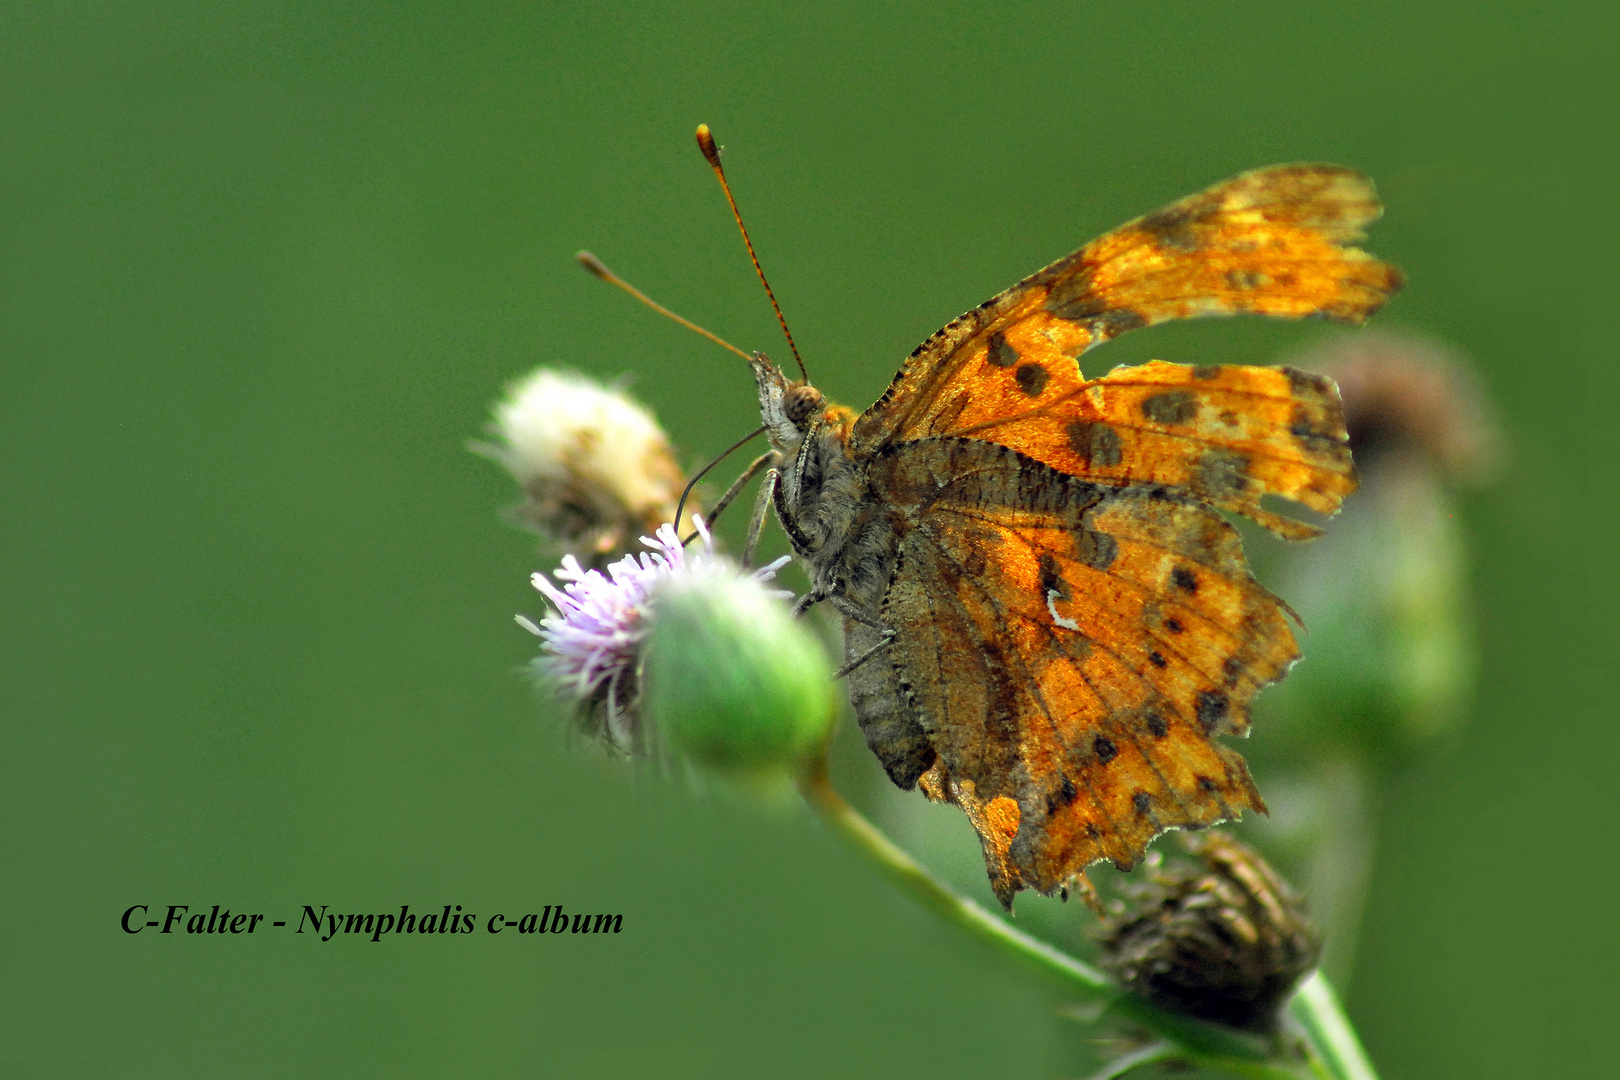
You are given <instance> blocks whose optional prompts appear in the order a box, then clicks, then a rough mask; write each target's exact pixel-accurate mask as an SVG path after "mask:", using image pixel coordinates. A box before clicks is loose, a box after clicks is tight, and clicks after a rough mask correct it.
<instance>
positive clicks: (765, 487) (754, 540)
mask: <svg viewBox="0 0 1620 1080" xmlns="http://www.w3.org/2000/svg"><path fill="white" fill-rule="evenodd" d="M769 456H771V457H774V456H775V454H774V453H773V454H771V455H769ZM750 469H752V466H750ZM781 477H782V474H781V473H780V472H778V471H777V470H775V469H772V470H771V471H770V472H767V473H766V474H765V482H764V483H763V484H761V485H759V494H758V495H756V496H754V512H753V513H752V514H750V515H749V517H748V540H747V541H746V542H745V543H744V544H743V556H742V564H743V566H744V567H745V568H746V567H749V566H752V565H753V564H754V548H755V547H756V546H757V545H758V544H759V531H760V530H761V529H763V528H764V527H765V514H766V512H767V509H768V508H769V506H770V505H771V503H772V502H773V501H774V500H775V498H776V487H777V482H778V481H779V480H780V479H781Z"/></svg>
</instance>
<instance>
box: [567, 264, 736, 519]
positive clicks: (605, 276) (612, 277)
mask: <svg viewBox="0 0 1620 1080" xmlns="http://www.w3.org/2000/svg"><path fill="white" fill-rule="evenodd" d="M574 258H575V259H578V260H579V265H581V266H583V267H584V268H585V269H586V270H588V271H589V272H590V273H592V274H594V275H596V276H597V277H599V278H601V279H602V280H603V281H605V282H607V283H608V284H609V285H617V286H618V287H619V288H621V289H623V290H624V291H625V292H627V293H629V294H630V295H631V296H633V297H635V298H636V299H637V300H640V301H641V302H642V303H643V304H646V305H647V306H648V307H650V308H652V309H653V310H654V311H656V312H658V314H660V315H662V316H664V318H666V319H673V320H675V321H676V322H678V323H680V324H681V325H682V326H684V327H686V328H687V329H688V330H695V331H697V332H698V333H700V334H702V335H703V336H704V337H706V338H708V339H709V340H710V341H712V342H714V343H715V344H716V345H719V346H720V347H722V348H726V349H730V350H731V351H732V352H734V353H736V354H737V355H738V356H740V357H742V358H743V359H744V360H752V359H753V357H751V356H749V355H748V354H747V353H745V352H743V351H742V350H741V349H739V348H737V346H735V345H733V344H732V343H731V342H729V341H727V340H726V339H725V338H722V337H720V336H719V335H718V334H711V333H709V331H707V330H705V329H703V327H701V326H699V325H698V324H697V323H695V322H693V321H692V320H691V319H683V318H681V317H680V316H679V315H677V314H675V313H674V312H673V311H671V310H669V308H667V307H665V306H664V305H663V304H660V303H658V302H657V301H655V300H653V299H652V298H651V297H649V296H648V295H647V294H646V293H644V292H642V291H641V290H640V289H638V288H636V287H635V286H634V285H632V284H630V283H629V282H628V281H625V280H624V279H623V278H621V277H620V276H619V275H618V274H615V273H614V272H613V271H611V270H609V269H608V268H607V267H606V266H604V265H602V260H601V259H598V258H597V257H596V256H595V255H592V254H591V253H590V252H588V251H578V252H575V253H574ZM676 520H679V518H677V519H676Z"/></svg>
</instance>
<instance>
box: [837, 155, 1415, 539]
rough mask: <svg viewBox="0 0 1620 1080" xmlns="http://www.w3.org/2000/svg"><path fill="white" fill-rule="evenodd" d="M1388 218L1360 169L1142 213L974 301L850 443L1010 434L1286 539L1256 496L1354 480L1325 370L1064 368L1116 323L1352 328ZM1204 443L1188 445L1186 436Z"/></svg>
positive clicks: (1388, 274) (1267, 179) (1074, 464)
mask: <svg viewBox="0 0 1620 1080" xmlns="http://www.w3.org/2000/svg"><path fill="white" fill-rule="evenodd" d="M1379 212H1380V207H1379V203H1378V199H1377V196H1376V195H1375V194H1374V192H1373V188H1372V184H1371V182H1370V181H1368V180H1367V179H1366V178H1365V177H1363V176H1362V175H1361V174H1359V173H1356V172H1353V171H1351V170H1349V169H1344V168H1340V167H1337V166H1328V165H1283V166H1277V167H1274V168H1270V169H1260V170H1256V171H1254V172H1250V173H1244V174H1243V175H1241V176H1238V177H1236V178H1234V179H1232V180H1229V181H1227V182H1225V183H1223V184H1218V185H1216V186H1215V187H1213V188H1210V189H1209V190H1208V191H1204V192H1201V193H1199V194H1197V195H1193V196H1191V197H1189V198H1186V199H1183V200H1182V201H1180V202H1178V203H1174V204H1172V205H1171V206H1168V207H1166V208H1165V209H1163V210H1160V211H1158V212H1157V213H1154V214H1149V215H1147V216H1146V217H1143V218H1138V219H1137V220H1136V221H1133V222H1131V223H1129V224H1127V225H1124V226H1121V227H1120V228H1118V229H1116V230H1114V231H1113V232H1111V233H1109V234H1107V235H1106V236H1103V237H1101V238H1100V239H1098V240H1095V241H1093V242H1092V243H1090V244H1087V245H1086V246H1085V247H1083V248H1081V249H1080V250H1079V251H1077V252H1075V253H1074V254H1073V255H1070V256H1069V257H1068V258H1065V259H1060V260H1059V261H1057V262H1055V263H1053V264H1052V265H1051V266H1049V267H1047V268H1046V269H1044V270H1041V271H1039V272H1038V273H1036V274H1033V275H1031V276H1030V277H1028V278H1026V279H1025V280H1023V281H1021V282H1019V283H1018V284H1017V285H1014V286H1013V287H1012V288H1010V289H1008V290H1006V291H1005V292H1003V293H1001V294H1000V295H999V296H997V297H995V298H994V299H992V300H990V301H988V302H986V303H985V304H983V305H981V306H980V307H979V308H976V309H975V310H973V311H971V312H968V313H967V314H966V315H963V316H962V317H961V318H959V319H957V320H955V321H954V322H952V323H951V324H950V325H949V326H947V327H945V328H944V329H943V330H941V331H939V332H938V333H936V334H935V335H934V336H933V337H931V338H929V339H928V341H926V342H924V343H923V344H922V345H921V346H919V347H918V349H917V350H916V352H914V353H913V354H912V355H911V357H910V359H908V360H907V361H906V364H905V366H904V367H902V368H901V370H900V372H899V374H897V375H896V376H895V379H894V382H893V383H892V384H891V385H890V387H889V389H888V391H887V392H886V393H885V394H884V395H883V397H882V398H880V399H879V400H878V402H877V404H875V405H874V406H872V408H870V409H868V410H867V411H866V412H865V413H864V414H862V416H861V418H860V420H859V421H858V422H857V423H856V425H855V428H854V430H853V432H852V434H851V448H852V449H853V450H854V451H855V452H857V453H863V452H864V453H870V452H873V451H875V450H877V449H879V448H880V447H882V446H886V445H889V444H891V443H894V442H900V441H905V440H908V439H917V438H923V437H926V436H929V435H952V434H955V435H964V436H968V437H971V438H976V439H985V440H988V441H991V442H997V443H1001V444H1002V445H1004V446H1012V447H1014V448H1015V449H1018V450H1021V451H1023V452H1024V453H1027V454H1030V455H1031V456H1032V457H1035V458H1037V459H1038V460H1041V461H1045V462H1047V463H1048V464H1050V465H1052V466H1053V467H1054V468H1058V469H1061V470H1063V471H1065V472H1071V473H1074V474H1076V475H1083V476H1086V477H1096V478H1098V479H1106V480H1109V481H1112V482H1119V483H1127V482H1150V483H1163V484H1174V485H1176V486H1178V487H1183V488H1187V489H1189V490H1192V491H1195V492H1198V493H1199V494H1200V495H1202V496H1203V497H1205V498H1206V499H1207V501H1210V502H1211V503H1212V504H1213V505H1216V506H1220V507H1221V508H1223V509H1230V510H1234V511H1237V512H1239V513H1243V514H1247V515H1248V516H1250V517H1253V518H1255V519H1256V520H1258V521H1260V522H1261V523H1262V524H1264V525H1266V526H1267V527H1268V528H1271V529H1273V530H1275V531H1279V532H1282V533H1284V534H1285V535H1290V536H1294V537H1296V538H1299V537H1304V536H1308V535H1314V534H1315V531H1316V530H1314V529H1311V528H1310V527H1309V526H1304V525H1300V524H1298V523H1295V522H1290V521H1288V520H1287V519H1285V518H1282V517H1280V516H1279V515H1276V514H1272V513H1269V512H1265V511H1262V510H1261V509H1260V505H1259V500H1260V496H1261V495H1263V494H1276V495H1282V496H1284V497H1287V498H1291V499H1294V500H1296V501H1298V502H1301V503H1303V504H1305V505H1306V506H1310V507H1311V508H1312V509H1315V510H1319V511H1321V512H1323V513H1332V512H1333V511H1334V510H1336V509H1337V507H1338V503H1339V500H1340V499H1341V498H1342V497H1343V496H1344V495H1345V494H1347V493H1348V492H1349V491H1351V490H1353V489H1354V487H1355V483H1354V480H1353V479H1352V471H1351V468H1350V462H1349V454H1348V451H1347V450H1346V449H1345V448H1344V446H1343V440H1342V437H1340V436H1339V435H1338V434H1337V432H1338V429H1339V428H1340V427H1341V426H1342V421H1341V419H1340V415H1339V406H1338V397H1337V394H1336V392H1335V391H1334V390H1333V388H1332V385H1331V384H1330V383H1328V382H1327V381H1326V380H1323V379H1319V378H1315V377H1311V376H1304V375H1301V374H1299V373H1287V372H1268V371H1265V370H1263V369H1257V368H1243V367H1225V368H1197V369H1191V368H1183V367H1179V366H1176V365H1168V364H1146V365H1142V366H1140V367H1137V368H1134V369H1129V370H1126V371H1116V372H1114V373H1113V374H1111V375H1109V376H1106V377H1104V378H1103V379H1101V380H1093V381H1091V382H1087V381H1085V380H1084V379H1083V378H1082V376H1081V374H1080V370H1079V367H1078V366H1077V365H1076V364H1075V363H1074V362H1073V361H1074V358H1076V357H1078V356H1079V355H1080V354H1081V353H1083V352H1085V351H1086V350H1087V349H1089V348H1092V347H1093V346H1095V345H1098V344H1101V343H1102V342H1103V341H1106V340H1108V339H1109V338H1112V337H1116V336H1118V335H1119V334H1121V333H1123V332H1125V331H1126V330H1130V329H1134V328H1136V327H1139V326H1147V325H1151V324H1153V323H1157V322H1163V321H1165V320H1168V319H1178V318H1192V317H1199V316H1211V315H1233V314H1241V313H1246V312H1252V313H1257V314H1263V315H1275V316H1283V317H1302V316H1309V315H1316V316H1322V317H1326V318H1333V319H1341V320H1347V321H1352V322H1359V321H1361V320H1362V319H1364V318H1366V317H1367V316H1368V315H1370V314H1371V313H1372V312H1374V311H1376V310H1377V309H1378V307H1379V306H1380V305H1382V303H1383V302H1384V300H1386V299H1387V298H1388V297H1389V295H1390V294H1391V293H1393V292H1394V291H1395V290H1396V289H1398V288H1400V285H1401V277H1400V272H1399V271H1398V270H1396V269H1395V268H1394V267H1391V266H1389V265H1387V264H1385V263H1382V262H1379V261H1377V260H1376V259H1374V258H1372V256H1370V255H1368V254H1367V253H1366V252H1365V251H1362V250H1361V249H1360V248H1357V247H1354V246H1351V245H1352V242H1353V241H1354V240H1357V239H1359V238H1360V237H1361V236H1362V229H1363V228H1364V227H1365V226H1366V225H1367V224H1368V223H1369V222H1371V221H1372V220H1374V219H1375V218H1376V217H1377V216H1378V214H1379ZM1189 438H1194V439H1196V440H1197V441H1198V442H1199V443H1200V444H1201V446H1200V447H1199V448H1198V449H1197V450H1196V451H1195V452H1189V447H1188V446H1187V445H1186V442H1187V440H1188V439H1189Z"/></svg>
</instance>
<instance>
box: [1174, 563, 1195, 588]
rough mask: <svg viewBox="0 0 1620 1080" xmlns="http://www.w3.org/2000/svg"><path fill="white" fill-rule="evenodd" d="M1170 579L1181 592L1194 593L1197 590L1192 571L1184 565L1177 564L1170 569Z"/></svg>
mask: <svg viewBox="0 0 1620 1080" xmlns="http://www.w3.org/2000/svg"><path fill="white" fill-rule="evenodd" d="M1170 581H1171V582H1172V583H1173V584H1174V585H1175V587H1176V588H1178V589H1181V590H1182V591H1183V592H1190V593H1195V592H1197V591H1198V579H1197V578H1195V577H1193V572H1192V571H1191V570H1188V569H1187V568H1186V567H1185V566H1178V567H1176V568H1175V569H1174V570H1172V571H1170Z"/></svg>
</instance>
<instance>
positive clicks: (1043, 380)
mask: <svg viewBox="0 0 1620 1080" xmlns="http://www.w3.org/2000/svg"><path fill="white" fill-rule="evenodd" d="M1013 379H1014V381H1016V382H1017V383H1018V389H1020V390H1022V391H1023V392H1024V393H1025V394H1028V395H1029V396H1030V397H1040V396H1041V391H1042V390H1045V389H1046V384H1047V382H1048V380H1050V379H1051V376H1050V375H1048V374H1047V373H1046V368H1044V367H1042V366H1041V365H1040V364H1019V365H1018V370H1016V371H1014V372H1013Z"/></svg>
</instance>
